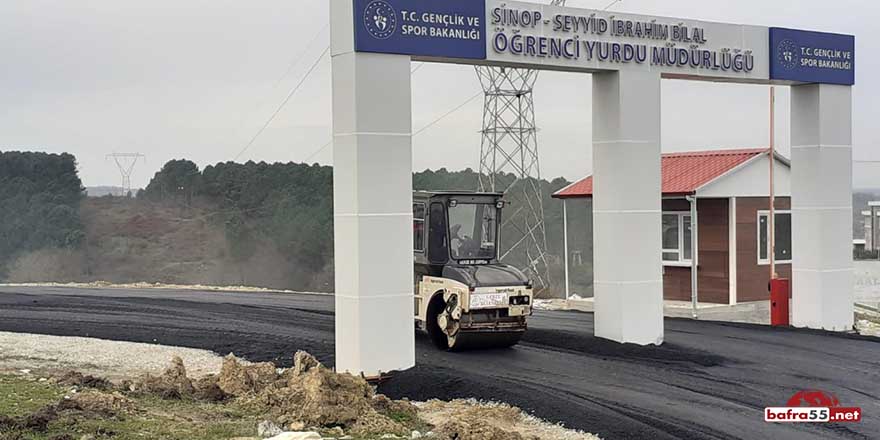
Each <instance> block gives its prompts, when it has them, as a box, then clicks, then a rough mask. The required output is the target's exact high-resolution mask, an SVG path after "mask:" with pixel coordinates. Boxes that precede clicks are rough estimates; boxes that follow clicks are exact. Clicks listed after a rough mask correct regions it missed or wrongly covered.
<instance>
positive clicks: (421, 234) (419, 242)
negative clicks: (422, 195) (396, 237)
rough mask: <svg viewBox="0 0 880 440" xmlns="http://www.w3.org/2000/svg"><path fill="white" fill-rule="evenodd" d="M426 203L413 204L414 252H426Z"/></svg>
mask: <svg viewBox="0 0 880 440" xmlns="http://www.w3.org/2000/svg"><path fill="white" fill-rule="evenodd" d="M426 209H427V207H426V206H425V204H424V203H413V250H414V251H416V252H425V210H426Z"/></svg>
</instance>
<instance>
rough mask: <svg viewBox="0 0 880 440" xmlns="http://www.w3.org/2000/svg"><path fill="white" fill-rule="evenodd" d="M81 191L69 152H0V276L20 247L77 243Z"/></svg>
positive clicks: (74, 245)
mask: <svg viewBox="0 0 880 440" xmlns="http://www.w3.org/2000/svg"><path fill="white" fill-rule="evenodd" d="M83 197H84V188H83V186H82V181H80V178H79V175H78V174H77V170H76V159H75V158H74V157H73V156H72V155H70V154H66V153H65V154H48V153H35V152H18V151H7V152H0V277H2V275H3V274H4V273H5V270H6V266H7V265H8V263H9V262H11V261H12V260H14V259H15V258H16V257H18V256H19V255H22V254H24V253H26V252H29V251H33V250H39V249H45V248H67V249H75V248H78V247H79V246H80V244H81V243H82V241H83V239H84V237H85V231H84V229H83V224H82V221H81V219H80V216H79V203H80V201H81V200H82V198H83Z"/></svg>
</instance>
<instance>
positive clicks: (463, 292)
mask: <svg viewBox="0 0 880 440" xmlns="http://www.w3.org/2000/svg"><path fill="white" fill-rule="evenodd" d="M504 205H505V202H504V198H503V194H498V193H473V192H421V191H417V192H415V193H414V194H413V257H414V258H413V260H414V268H415V270H414V273H415V277H414V278H415V283H414V284H415V318H416V326H417V327H418V328H420V329H422V330H424V331H426V332H427V333H428V335H429V336H430V338H431V341H432V342H433V343H434V345H436V346H437V347H438V348H440V349H443V350H452V351H460V350H467V349H484V348H501V347H510V346H513V345H515V344H516V343H517V342H519V340H520V338H521V337H522V335H523V333H525V331H526V328H527V325H526V318H527V317H528V316H530V315H531V314H532V284H531V282H530V281H529V279H528V277H526V276H525V275H524V274H523V273H522V272H521V271H520V270H519V269H517V268H515V267H513V266H510V265H507V264H503V263H501V262H500V261H498V242H499V238H500V233H501V211H502V209H503V208H504Z"/></svg>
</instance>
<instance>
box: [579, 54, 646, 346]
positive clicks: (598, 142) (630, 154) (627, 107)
mask: <svg viewBox="0 0 880 440" xmlns="http://www.w3.org/2000/svg"><path fill="white" fill-rule="evenodd" d="M593 194H594V196H593V221H594V227H593V243H594V251H593V252H594V257H593V264H594V266H595V267H594V278H595V281H594V283H593V284H594V287H595V334H596V336H598V337H602V338H606V339H611V340H614V341H618V342H631V343H636V344H642V345H646V344H661V343H662V342H663V275H662V261H661V249H662V243H661V237H660V235H661V217H660V216H661V204H660V200H661V195H660V74H659V73H657V72H630V71H622V72H614V73H601V74H594V75H593Z"/></svg>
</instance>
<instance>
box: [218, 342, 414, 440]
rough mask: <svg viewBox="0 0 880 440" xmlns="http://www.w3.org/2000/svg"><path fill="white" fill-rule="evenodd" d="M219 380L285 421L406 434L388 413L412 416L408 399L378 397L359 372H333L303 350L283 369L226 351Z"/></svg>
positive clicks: (287, 423)
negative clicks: (248, 362) (247, 360)
mask: <svg viewBox="0 0 880 440" xmlns="http://www.w3.org/2000/svg"><path fill="white" fill-rule="evenodd" d="M219 385H220V388H221V389H222V390H223V391H224V392H226V393H228V394H231V395H234V396H236V397H239V398H241V399H243V400H246V401H248V402H250V403H253V404H256V405H260V406H262V407H265V408H266V409H267V410H268V412H269V413H270V414H272V415H273V416H274V417H275V418H276V419H277V420H278V421H279V422H280V423H281V424H283V425H285V426H309V427H336V426H340V427H345V428H346V429H350V430H352V432H355V433H392V434H408V433H409V432H410V431H409V429H408V428H407V427H406V426H405V425H404V424H402V423H399V422H397V421H395V420H393V419H392V418H391V417H389V415H390V414H391V413H392V412H393V411H397V412H400V413H401V414H409V415H410V418H411V419H412V420H415V419H416V418H417V417H416V416H415V414H416V412H417V409H416V408H415V407H414V406H412V405H411V404H409V403H396V402H392V401H391V400H390V399H388V398H386V397H384V396H382V397H381V398H377V396H376V395H375V392H374V391H373V387H372V386H371V385H370V384H369V383H367V381H366V380H364V379H363V378H362V377H358V376H353V375H351V374H347V373H346V374H337V373H335V372H333V371H331V370H329V369H327V368H325V367H324V366H323V365H321V363H320V362H318V360H317V359H315V358H314V357H313V356H311V355H309V354H308V353H305V352H298V353H296V355H295V356H294V366H293V368H290V369H288V370H285V371H284V372H282V373H278V372H277V371H276V370H275V366H274V365H273V364H271V363H263V364H252V365H243V364H242V363H241V362H239V361H238V359H236V358H235V357H232V356H229V357H227V358H226V359H224V362H223V368H222V369H221V371H220V377H219ZM374 402H376V403H375V406H374ZM402 418H403V419H406V418H407V417H406V416H402Z"/></svg>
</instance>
